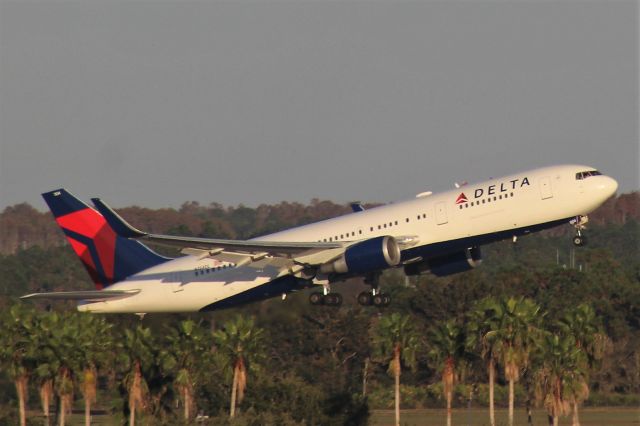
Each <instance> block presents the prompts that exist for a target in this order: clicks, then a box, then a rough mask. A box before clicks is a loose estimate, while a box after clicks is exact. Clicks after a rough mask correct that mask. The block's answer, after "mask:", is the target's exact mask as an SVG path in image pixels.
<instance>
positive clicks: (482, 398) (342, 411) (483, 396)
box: [0, 194, 640, 424]
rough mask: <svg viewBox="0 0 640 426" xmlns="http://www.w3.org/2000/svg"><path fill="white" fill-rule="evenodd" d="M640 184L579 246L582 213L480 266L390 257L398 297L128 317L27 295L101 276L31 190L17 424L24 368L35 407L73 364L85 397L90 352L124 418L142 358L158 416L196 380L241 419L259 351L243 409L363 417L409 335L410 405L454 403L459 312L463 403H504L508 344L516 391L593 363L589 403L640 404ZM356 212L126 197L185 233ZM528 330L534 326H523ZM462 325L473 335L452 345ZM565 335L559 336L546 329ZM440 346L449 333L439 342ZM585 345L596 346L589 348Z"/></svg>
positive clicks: (490, 253) (103, 397)
mask: <svg viewBox="0 0 640 426" xmlns="http://www.w3.org/2000/svg"><path fill="white" fill-rule="evenodd" d="M633 197H635V198H633ZM637 199H638V194H634V195H633V196H632V197H626V196H621V197H617V198H616V199H613V200H612V201H611V202H610V203H609V204H610V205H608V206H605V207H606V208H607V210H606V211H605V212H603V213H602V214H600V213H596V214H594V215H592V220H591V222H590V224H589V225H590V228H589V230H588V236H589V246H587V247H583V248H580V249H575V248H573V247H572V246H571V240H570V233H571V230H570V229H568V227H567V228H566V229H565V228H558V229H556V230H552V231H550V232H545V233H542V234H536V235H531V236H528V237H525V238H521V239H519V240H518V243H517V244H513V243H511V242H503V243H497V244H494V245H490V246H487V247H486V248H485V247H483V249H485V250H484V251H483V253H484V255H485V256H484V257H485V261H484V263H483V266H482V267H481V268H478V269H476V270H473V271H470V272H468V273H464V274H458V275H454V276H450V277H445V278H435V277H433V276H429V275H425V276H419V277H411V278H409V279H405V278H404V276H402V274H400V273H399V272H400V271H387V272H385V274H384V275H383V282H382V287H383V290H384V291H385V292H387V293H389V294H391V295H392V297H393V302H392V305H391V306H390V307H389V308H388V309H387V310H378V309H376V308H372V307H369V308H364V307H360V306H358V305H355V304H354V303H353V302H352V301H351V299H353V298H354V297H353V296H354V295H355V294H357V292H359V291H361V290H362V288H361V284H360V283H359V282H358V281H357V280H350V281H348V282H347V283H346V284H344V285H342V286H341V285H339V284H338V285H336V290H337V291H341V292H342V293H343V294H344V295H345V305H344V306H343V307H342V308H340V309H332V308H328V307H310V306H308V304H307V303H306V297H307V295H306V294H304V293H302V294H293V295H291V296H290V297H288V298H287V300H286V301H284V302H283V301H280V300H270V301H265V302H261V303H259V304H253V305H248V306H244V307H239V308H237V309H232V310H228V311H222V312H215V313H213V314H210V316H209V314H195V315H193V316H190V317H186V316H178V315H149V316H147V317H145V319H144V322H142V323H141V322H140V321H138V320H137V319H133V318H129V317H125V316H106V317H102V316H91V315H82V314H78V313H71V312H70V311H72V310H73V307H72V306H71V305H70V304H69V305H55V306H54V308H56V309H60V311H59V312H56V311H55V310H54V311H51V309H50V307H48V306H45V305H44V304H40V305H35V307H32V305H30V304H25V303H22V302H15V301H14V300H13V299H10V298H9V297H8V296H18V295H22V294H25V293H29V292H32V291H52V290H69V289H79V288H86V289H91V288H93V284H92V283H91V282H90V280H89V278H88V277H87V274H86V272H85V271H84V270H83V268H82V266H81V264H80V262H78V261H77V259H75V255H74V254H73V252H72V250H70V249H69V248H65V247H60V245H61V244H64V243H63V240H62V234H61V233H60V232H59V231H58V230H57V229H56V228H55V223H54V222H53V221H52V220H51V218H50V215H49V214H48V213H46V214H45V213H39V212H36V211H34V210H33V209H29V208H26V207H25V206H16V208H14V209H9V210H7V211H5V212H3V213H2V214H0V225H1V226H0V237H1V238H0V250H1V251H2V252H3V253H4V254H2V255H0V293H1V294H2V295H3V297H0V317H1V318H2V319H1V320H2V333H0V362H2V364H1V365H2V366H1V367H0V423H2V422H4V423H9V424H14V423H16V421H17V417H16V416H17V414H16V413H17V411H16V409H15V407H16V406H17V403H16V396H15V387H14V385H13V380H12V378H13V377H15V373H16V372H20V371H24V372H25V373H27V374H28V375H29V386H30V388H29V396H30V406H29V408H30V409H31V410H34V409H35V401H36V400H37V397H36V394H37V392H36V391H37V387H38V386H39V385H40V382H41V381H43V380H45V379H47V378H49V379H51V378H57V380H58V382H59V388H60V389H63V388H67V390H68V389H69V387H71V388H73V390H74V395H75V397H76V398H77V399H80V397H81V396H82V392H78V391H79V390H82V386H83V384H84V383H85V376H84V371H85V368H86V366H87V365H92V364H93V365H95V366H96V368H97V372H98V380H97V392H98V393H100V398H98V399H97V405H98V406H99V408H100V409H107V411H109V412H110V413H111V415H112V419H117V420H114V421H116V422H124V420H125V419H126V418H127V416H128V408H126V406H127V404H128V396H129V393H128V392H127V390H128V386H127V385H128V384H130V380H131V378H132V376H131V374H132V372H133V371H134V365H135V360H136V359H137V360H139V362H140V369H141V376H142V378H143V379H144V382H143V383H141V387H142V389H141V390H142V394H143V395H144V405H145V407H144V409H143V410H142V411H143V412H144V413H143V415H142V417H144V419H145V421H146V422H147V423H148V424H176V423H179V422H180V421H181V419H182V412H181V411H182V409H183V407H184V404H185V402H184V401H183V396H182V394H181V391H182V390H184V389H186V388H189V389H190V391H192V393H193V398H194V401H195V402H194V407H193V409H194V412H193V414H196V413H197V412H201V413H204V414H207V415H209V416H211V419H210V422H209V423H210V424H227V423H228V411H227V410H228V404H229V393H230V388H231V376H232V372H233V369H232V368H231V367H232V366H233V359H234V356H237V355H238V353H239V352H242V355H243V357H244V356H246V361H247V367H248V368H249V370H248V377H249V385H248V387H247V392H246V397H245V400H244V401H243V403H242V406H241V407H242V409H241V411H240V412H239V414H238V415H237V417H236V419H235V421H234V424H363V422H366V415H367V413H368V407H369V406H370V407H372V408H390V407H391V406H392V405H391V404H392V401H393V388H392V386H391V384H392V383H393V379H392V378H391V377H389V375H388V374H387V366H388V364H389V361H390V360H391V358H392V356H393V348H394V346H393V343H394V342H400V343H401V344H402V345H403V347H404V346H408V347H409V348H410V350H407V351H403V356H402V364H403V366H404V367H413V370H412V371H410V370H405V371H403V373H402V374H403V375H402V381H403V384H402V386H401V400H402V405H403V407H407V408H410V407H442V406H444V403H445V396H444V392H443V385H442V383H441V381H440V379H441V368H440V365H441V361H442V360H443V359H445V357H444V354H446V353H449V352H452V351H453V352H455V351H454V350H453V349H451V347H456V348H457V347H459V344H460V342H459V340H458V339H457V338H453V336H455V335H456V333H454V332H451V333H449V332H444V331H443V330H440V331H442V332H441V333H439V334H438V333H437V332H436V331H435V330H436V329H437V328H436V324H439V325H440V326H443V325H445V324H450V327H449V331H451V330H454V329H455V327H458V326H457V325H456V326H455V327H454V324H458V325H459V327H460V328H462V330H460V331H461V332H462V334H463V335H464V336H465V340H464V345H462V346H464V352H465V353H464V357H462V360H463V361H464V362H461V363H459V364H457V365H456V378H457V380H456V384H455V385H454V388H453V404H454V406H458V407H460V406H463V405H465V404H466V403H467V401H468V397H469V389H470V387H471V386H474V389H475V392H474V395H473V405H474V406H477V405H486V404H487V402H488V389H487V385H486V382H487V375H488V372H487V361H488V359H489V358H490V357H492V356H493V357H495V358H496V360H498V361H500V366H502V365H503V364H505V360H507V361H509V360H511V361H517V365H518V366H519V368H518V371H519V373H520V374H521V375H523V378H522V380H521V381H520V385H516V386H515V392H516V402H518V401H519V402H520V403H523V401H524V400H525V399H526V395H527V391H526V388H527V385H531V386H532V387H535V386H533V385H534V384H535V383H534V382H535V381H534V380H533V379H538V382H537V384H538V386H539V390H540V389H543V388H544V386H543V385H544V383H550V379H549V378H550V377H560V378H561V381H563V382H562V393H563V395H564V400H570V399H571V398H577V399H582V398H583V397H584V395H585V394H584V393H582V394H581V393H580V391H581V390H583V389H584V388H583V387H582V388H581V380H582V381H583V382H586V383H588V385H589V388H590V389H591V390H592V392H591V393H590V396H589V399H587V400H586V401H585V404H591V405H598V404H610V405H618V404H620V405H625V404H636V405H637V403H638V401H637V397H636V396H637V395H638V394H640V355H638V354H640V258H639V256H638V247H639V241H640V225H639V222H638V221H637V217H636V216H637V214H636V213H633V212H635V211H637V208H636V207H634V205H637V202H636V201H637ZM634 200H636V201H634ZM634 202H636V204H633V203H634ZM634 209H635V210H634ZM346 211H348V207H346V206H338V205H335V204H333V203H329V202H320V201H317V200H315V201H313V202H312V203H311V204H310V205H302V204H298V203H280V204H278V205H272V206H266V205H262V206H258V207H256V208H251V207H246V206H239V207H237V208H226V207H222V206H220V205H217V204H211V205H207V206H203V205H199V204H198V203H185V205H183V206H182V207H181V208H180V209H179V210H174V209H163V210H150V209H141V208H128V209H123V211H122V214H123V216H125V217H127V219H131V221H132V223H133V224H134V225H136V226H138V227H140V228H142V229H145V230H147V229H148V230H150V231H153V232H161V233H166V232H167V230H171V229H172V228H173V231H175V233H185V234H190V235H198V236H207V237H222V238H225V237H228V238H243V237H249V236H255V235H260V234H264V233H267V232H272V231H277V230H280V229H282V228H286V227H290V226H295V225H298V224H301V223H306V222H311V221H315V220H319V219H323V218H326V217H330V216H335V215H338V214H342V213H344V212H346ZM23 220H24V223H23ZM29 221H31V222H32V223H31V224H30V223H27V222H29ZM178 231H179V232H178ZM182 231H184V232H182ZM38 245H39V246H38ZM509 300H511V302H510V303H511V305H512V306H511V307H509ZM525 301H531V303H532V306H537V307H538V310H537V311H536V312H537V314H535V315H534V318H529V319H527V320H522V316H520V314H516V313H517V312H520V311H527V309H528V308H527V309H525V308H526V306H525V305H526V304H527V303H529V302H525ZM492 304H493V305H495V306H492ZM14 306H17V307H14ZM496 306H497V307H496ZM523 306H524V308H523ZM530 307H531V306H530ZM520 308H522V309H520ZM12 315H13V316H12ZM526 316H527V315H525V317H526ZM15 318H19V321H16V320H15ZM254 318H256V319H254ZM227 320H229V321H227ZM519 321H520V322H519ZM209 322H211V324H210V323H209ZM392 322H395V324H387V323H392ZM234 323H235V325H233V324H234ZM247 323H249V327H248V328H249V329H251V330H268V336H267V334H266V331H261V332H260V331H258V332H256V333H255V334H257V335H258V336H257V338H256V341H257V342H258V344H256V345H255V346H252V345H251V344H249V345H247V343H244V340H243V339H242V338H241V336H243V335H244V334H243V332H242V331H239V330H241V329H244V328H246V327H245V325H247ZM142 324H144V325H142ZM243 324H244V325H243ZM523 324H527V325H526V326H524V327H523ZM462 325H464V326H462ZM531 325H533V326H535V328H539V329H543V330H545V331H547V332H550V333H551V334H549V333H541V334H542V336H543V337H542V340H539V342H542V343H538V344H535V345H533V346H532V345H531V341H530V340H529V337H539V336H534V335H536V333H532V331H533V329H532V328H531ZM234 327H235V331H234ZM211 329H214V330H216V332H215V333H216V334H215V335H213V334H212V333H211V332H210V330H211ZM394 330H396V331H394ZM397 330H403V331H401V332H400V333H397ZM430 330H431V331H430ZM516 330H520V331H524V332H525V333H524V334H520V335H519V336H520V337H516V335H515V331H516ZM249 334H250V335H253V332H251V333H249ZM96 336H99V338H96ZM398 336H412V337H410V338H406V337H401V338H400V337H398ZM446 336H449V337H451V339H450V343H451V342H452V341H453V342H456V343H455V344H453V345H448V344H442V342H441V341H444V342H446V341H447V339H446V338H445V337H446ZM552 336H557V338H558V341H557V342H556V341H555V340H553V341H551V342H549V341H546V340H545V339H552ZM498 337H500V339H499V338H498ZM571 339H573V344H571V342H572V340H571ZM249 340H251V339H249ZM240 341H242V342H243V343H242V344H240V346H239V344H238V342H240ZM572 345H573V346H574V347H572ZM239 347H241V348H242V349H241V351H239V350H238V348H239ZM531 347H534V348H539V349H540V350H534V352H533V353H531V352H529V355H527V354H526V353H524V354H520V353H518V352H517V351H516V350H515V348H531ZM212 348H213V349H212ZM436 348H439V349H438V351H440V349H441V348H444V349H443V350H442V352H441V353H439V354H437V353H435V352H434V351H436ZM447 348H448V349H447ZM563 348H564V349H566V350H567V351H566V352H567V353H565V352H563V351H564V349H563ZM573 349H576V350H577V349H580V351H578V352H576V353H577V355H576V356H575V357H573V358H572V355H571V354H572V353H573V352H572V350H573ZM554 351H555V352H554ZM546 352H551V353H556V354H560V355H559V356H552V357H551V358H550V359H556V360H559V361H558V363H559V364H558V365H553V364H552V363H550V361H549V359H547V358H545V356H544V354H545V353H546ZM470 353H471V354H472V355H473V356H472V357H469V354H470ZM254 354H255V356H254ZM369 357H372V358H373V361H374V362H373V363H369V364H367V365H368V367H367V370H366V378H367V386H368V392H367V398H366V400H365V399H363V398H362V397H361V396H360V395H362V391H363V378H364V377H365V361H366V360H367V358H369ZM554 357H555V358H554ZM235 359H236V360H237V358H235ZM560 361H561V362H560ZM61 366H63V367H64V368H67V369H69V372H70V375H69V376H63V377H61V376H60V374H59V373H60V370H61ZM21 369H22V370H21ZM501 370H502V369H501ZM541 371H542V372H544V373H538V374H536V373H537V372H541ZM554 372H555V373H554ZM553 374H555V376H553ZM496 380H497V383H496V388H495V393H496V395H495V396H496V398H495V399H496V403H497V404H498V405H503V406H504V405H506V403H507V387H506V386H505V382H504V375H502V374H497V377H496ZM63 390H64V389H63ZM542 393H544V392H542ZM542 393H541V394H542ZM547 395H548V393H547ZM545 398H546V397H545ZM543 401H544V398H543ZM114 411H118V412H119V411H121V413H116V412H114ZM362 419H365V420H362Z"/></svg>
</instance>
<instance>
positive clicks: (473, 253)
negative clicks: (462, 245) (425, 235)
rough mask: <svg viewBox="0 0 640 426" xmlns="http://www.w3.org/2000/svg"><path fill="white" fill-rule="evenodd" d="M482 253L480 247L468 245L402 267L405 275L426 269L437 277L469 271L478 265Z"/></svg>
mask: <svg viewBox="0 0 640 426" xmlns="http://www.w3.org/2000/svg"><path fill="white" fill-rule="evenodd" d="M481 263H482V253H481V252H480V247H470V248H468V249H466V250H463V251H460V252H457V253H453V254H449V255H446V256H441V257H434V258H431V259H428V260H426V261H422V262H418V263H411V264H409V265H406V266H405V267H404V273H405V274H407V275H420V274H422V273H424V272H426V271H431V273H432V274H434V275H436V276H438V277H444V276H447V275H453V274H457V273H459V272H465V271H469V270H471V269H473V268H476V267H478V266H480V264H481Z"/></svg>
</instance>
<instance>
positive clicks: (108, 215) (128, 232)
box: [91, 198, 147, 238]
mask: <svg viewBox="0 0 640 426" xmlns="http://www.w3.org/2000/svg"><path fill="white" fill-rule="evenodd" d="M91 201H92V202H93V204H94V205H95V206H96V209H97V210H98V211H99V212H100V214H101V215H102V216H104V218H105V220H106V221H107V223H108V224H109V226H111V228H112V229H113V230H114V231H115V232H116V234H118V235H119V236H121V237H123V238H142V237H144V236H146V235H147V233H146V232H142V231H140V230H138V229H136V228H134V227H133V226H131V225H129V224H128V223H127V222H126V221H125V220H124V219H123V218H122V217H120V215H119V214H118V213H116V212H115V211H113V209H112V208H111V207H109V206H108V205H106V204H105V203H104V201H102V200H101V199H100V198H92V199H91Z"/></svg>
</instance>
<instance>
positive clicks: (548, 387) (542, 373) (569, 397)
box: [536, 333, 589, 426]
mask: <svg viewBox="0 0 640 426" xmlns="http://www.w3.org/2000/svg"><path fill="white" fill-rule="evenodd" d="M576 343H577V342H576V340H575V338H574V337H573V336H571V335H564V334H553V333H547V334H546V335H545V336H544V338H543V339H542V345H540V349H539V352H538V354H537V356H538V357H539V363H540V366H539V368H538V369H537V371H536V395H537V399H538V400H539V401H541V402H543V403H544V406H545V408H546V409H547V412H548V413H549V416H550V417H551V418H552V421H553V425H554V426H557V424H558V417H559V416H561V415H566V414H568V413H569V411H570V404H572V403H575V402H576V401H581V400H583V399H584V398H586V397H587V396H588V392H589V388H588V386H587V381H586V380H587V372H586V369H585V366H586V356H585V354H584V352H583V351H582V350H581V349H580V348H579V347H578V346H577V345H576Z"/></svg>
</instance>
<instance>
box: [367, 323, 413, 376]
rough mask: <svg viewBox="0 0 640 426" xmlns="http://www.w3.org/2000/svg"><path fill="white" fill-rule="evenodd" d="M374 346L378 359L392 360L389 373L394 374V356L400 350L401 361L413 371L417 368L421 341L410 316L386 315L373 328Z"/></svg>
mask: <svg viewBox="0 0 640 426" xmlns="http://www.w3.org/2000/svg"><path fill="white" fill-rule="evenodd" d="M372 333H373V335H372V344H373V347H374V355H375V356H376V358H378V359H390V358H391V362H390V363H389V372H390V373H391V374H393V371H394V368H399V366H397V367H396V366H395V365H394V358H393V354H394V351H395V350H396V349H399V352H400V360H401V362H402V363H403V364H405V365H406V366H407V367H409V368H411V369H415V368H416V366H417V361H416V355H417V352H418V350H420V347H421V345H420V341H419V338H418V333H417V330H416V329H415V325H414V322H413V319H412V318H411V317H410V316H409V315H402V314H399V313H397V312H394V313H392V314H391V315H384V316H382V318H380V320H379V322H378V324H377V326H375V327H374V328H372Z"/></svg>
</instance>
